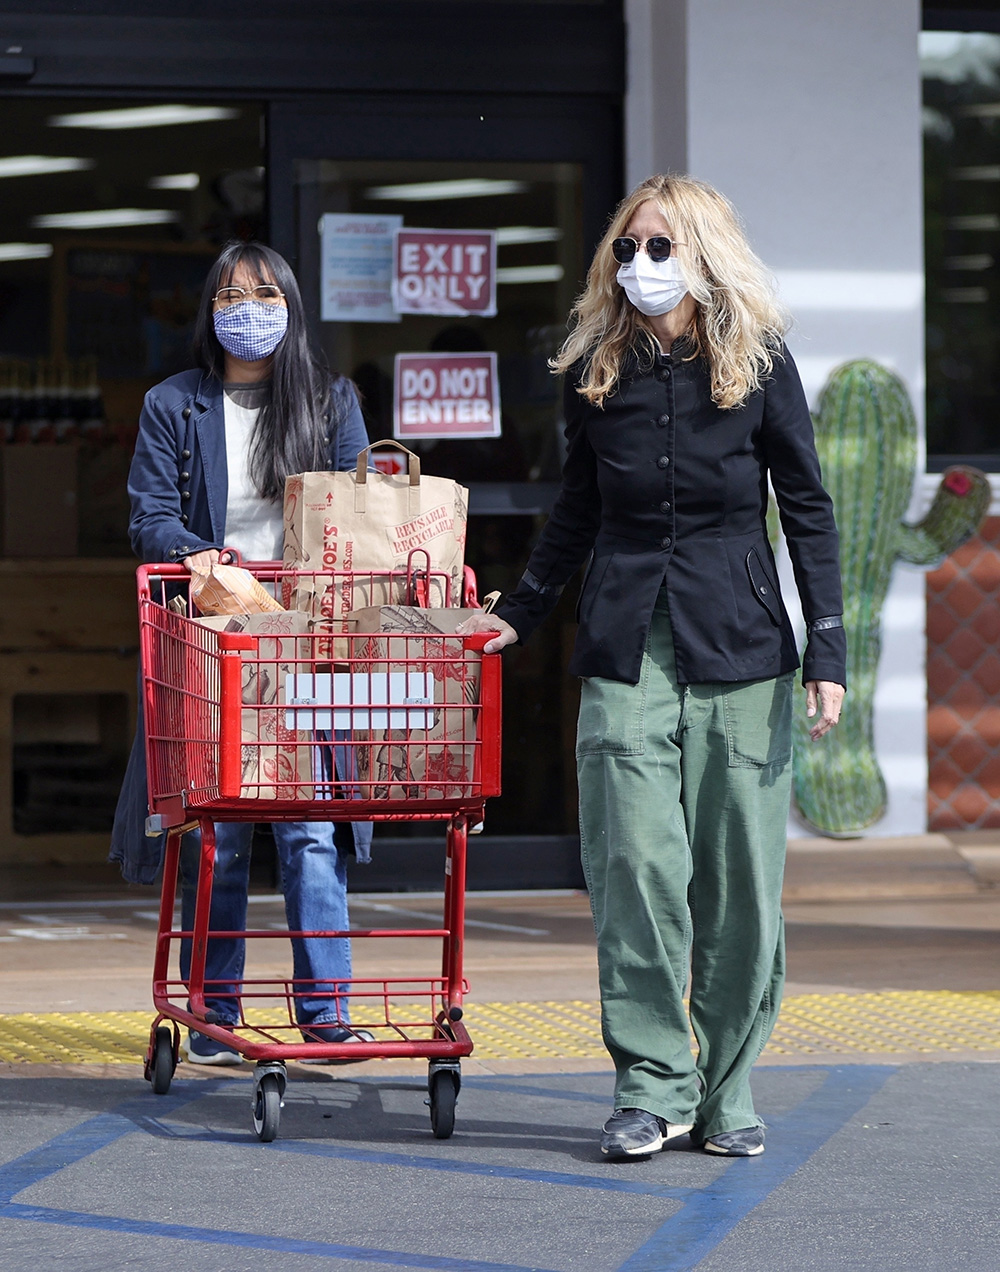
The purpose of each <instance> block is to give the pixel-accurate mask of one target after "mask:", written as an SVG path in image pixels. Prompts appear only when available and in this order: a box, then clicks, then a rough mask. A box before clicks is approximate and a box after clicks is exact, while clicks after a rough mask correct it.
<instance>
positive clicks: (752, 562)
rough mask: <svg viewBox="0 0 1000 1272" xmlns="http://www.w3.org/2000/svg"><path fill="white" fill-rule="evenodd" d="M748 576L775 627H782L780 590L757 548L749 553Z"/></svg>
mask: <svg viewBox="0 0 1000 1272" xmlns="http://www.w3.org/2000/svg"><path fill="white" fill-rule="evenodd" d="M747 574H748V576H749V578H750V586H751V587H752V588H753V594H754V596H756V598H757V600H758V602H759V603H760V604H761V605H763V607H764V608H765V609H766V610H767V612H768V614H769V615H770V617H771V622H772V623H773V624H774V625H775V627H780V626H781V601H780V600H779V598H778V589H777V587H776V586H775V584H774V581H773V580H772V579H771V577H770V575H769V574H768V573H767V571H766V569H765V568H764V562H763V561H762V560H761V559H760V555H759V554H758V552H757V549H756V548H751V549H750V551H749V552H748V553H747Z"/></svg>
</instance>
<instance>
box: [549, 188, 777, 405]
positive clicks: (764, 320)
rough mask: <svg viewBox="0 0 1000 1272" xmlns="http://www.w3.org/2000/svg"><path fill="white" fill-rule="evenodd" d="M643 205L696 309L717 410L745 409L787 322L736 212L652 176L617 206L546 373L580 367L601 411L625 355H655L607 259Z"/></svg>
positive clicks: (717, 199) (699, 347) (698, 347)
mask: <svg viewBox="0 0 1000 1272" xmlns="http://www.w3.org/2000/svg"><path fill="white" fill-rule="evenodd" d="M649 201H652V202H653V203H655V204H656V205H657V207H658V208H659V209H660V211H661V212H662V213H663V216H664V218H665V219H666V222H667V224H668V225H669V226H670V231H671V236H672V237H675V238H676V240H677V243H678V246H677V247H676V248H675V251H676V253H677V258H678V262H679V264H680V268H681V272H682V273H683V275H684V279H685V281H686V282H687V285H688V290H689V291H690V293H691V295H692V297H693V298H694V300H695V301H696V302H697V306H696V316H695V322H694V329H693V331H692V333H691V335H692V340H691V344H692V356H696V355H698V354H701V355H703V356H704V357H705V358H706V360H707V362H708V366H709V369H710V372H711V377H712V400H713V401H714V402H715V403H716V405H717V406H720V407H722V408H724V409H727V410H728V409H731V408H733V407H737V406H741V405H742V404H743V403H744V402H745V401H746V400H747V398H748V397H749V396H750V394H751V393H753V392H754V391H755V390H756V389H759V388H760V387H761V385H762V384H763V382H764V380H766V379H767V377H768V375H770V373H771V368H772V366H773V362H774V358H775V356H776V354H777V353H778V350H779V348H780V344H781V338H782V335H783V334H784V332H785V330H786V328H787V326H788V319H787V315H786V313H785V311H784V310H783V309H782V307H781V305H780V304H779V303H778V300H777V298H776V295H775V286H774V280H773V279H772V277H771V275H770V274H769V273H768V271H767V270H766V268H765V267H764V265H763V263H762V262H761V261H760V259H759V258H758V257H757V256H756V255H755V254H754V252H753V250H752V249H751V247H750V244H749V243H748V242H747V240H746V237H745V235H744V233H743V230H742V229H741V227H740V223H739V219H738V217H737V215H736V211H735V209H734V208H733V206H732V204H731V203H730V202H729V200H728V199H726V198H725V197H724V196H723V195H721V194H720V193H719V192H718V190H715V189H713V188H712V186H710V185H708V184H707V183H706V182H704V181H698V180H696V179H695V178H694V177H685V176H675V175H672V174H666V175H662V176H656V177H649V178H648V180H646V181H643V182H642V184H641V185H638V186H636V188H635V189H634V190H633V191H632V193H631V194H629V195H627V196H626V197H625V198H624V199H623V200H622V201H621V203H620V204H619V205H618V207H617V209H616V210H615V214H614V216H613V217H612V218H611V223H610V225H609V226H608V229H607V232H606V233H605V235H604V238H603V239H601V242H600V245H599V246H598V248H597V251H596V253H595V254H594V259H593V262H592V264H591V266H590V269H589V271H588V273H587V285H586V287H585V289H584V291H583V292H582V293H581V295H580V296H579V297H578V298H577V301H576V303H575V304H574V306H573V310H572V313H571V315H570V319H571V322H572V324H573V327H572V330H571V332H570V334H569V336H568V338H567V339H566V341H565V342H564V344H563V346H562V348H561V349H560V350H559V352H558V354H556V356H555V357H554V358H553V359H552V360H551V361H550V363H549V365H550V367H551V368H552V370H553V371H557V372H562V371H568V370H569V369H570V367H572V366H574V365H575V364H576V363H578V362H580V361H581V360H584V362H585V367H584V371H583V375H582V378H581V380H580V386H579V392H580V394H581V396H583V397H584V398H586V399H587V401H588V402H592V403H594V405H596V406H602V405H603V403H604V399H605V398H606V397H607V396H608V394H609V393H612V392H614V389H615V385H616V384H617V382H618V376H619V373H620V370H621V365H622V360H623V358H624V356H625V354H626V353H627V352H628V351H629V350H630V349H633V348H636V347H637V346H638V347H639V348H640V349H645V351H646V352H647V354H649V355H652V353H653V351H654V349H655V348H656V345H655V342H654V340H653V337H652V334H651V332H650V330H649V328H648V327H647V326H646V325H645V323H644V322H643V317H642V315H641V314H640V313H639V311H638V310H637V309H636V308H635V307H634V306H633V305H632V304H631V302H630V301H629V299H628V297H627V296H626V295H625V291H624V289H623V288H622V287H621V286H620V285H619V283H618V281H617V279H616V277H615V275H616V274H617V272H618V262H617V261H616V260H615V258H614V256H613V255H612V252H611V243H612V241H613V240H614V239H616V238H620V237H621V236H622V235H624V233H625V230H626V227H627V226H628V224H629V222H630V221H631V220H632V217H633V216H634V215H635V213H636V211H637V210H638V209H639V208H640V207H641V206H642V204H643V203H647V202H649ZM682 245H683V246H682Z"/></svg>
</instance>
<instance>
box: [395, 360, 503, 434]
mask: <svg viewBox="0 0 1000 1272" xmlns="http://www.w3.org/2000/svg"><path fill="white" fill-rule="evenodd" d="M393 436H394V437H398V438H399V439H400V440H403V441H405V440H406V439H407V438H416V437H499V436H500V386H499V383H498V381H497V355H496V354H495V353H397V354H396V379H395V388H394V394H393Z"/></svg>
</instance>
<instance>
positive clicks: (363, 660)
mask: <svg viewBox="0 0 1000 1272" xmlns="http://www.w3.org/2000/svg"><path fill="white" fill-rule="evenodd" d="M473 612H474V611H472V610H462V609H458V608H457V607H455V608H449V609H419V608H415V607H410V606H402V605H383V606H373V607H370V608H366V609H361V610H355V611H354V613H352V614H351V615H350V619H351V624H352V629H353V631H354V633H355V635H354V636H353V638H352V645H353V646H354V657H355V659H356V660H357V661H356V662H355V666H365V667H367V668H370V669H371V670H372V672H374V673H376V674H378V673H380V672H388V673H389V675H390V677H391V676H392V673H393V672H400V671H412V670H413V669H415V668H420V669H421V670H422V671H424V672H425V673H426V672H429V673H431V674H432V675H433V678H434V680H433V700H434V708H435V709H434V713H433V717H432V724H431V727H430V728H421V727H419V724H420V722H421V713H420V712H419V711H414V712H413V716H414V721H415V722H416V727H409V728H403V729H372V730H371V731H370V732H368V733H366V734H363V735H362V734H355V739H356V740H357V741H359V742H362V743H363V744H362V745H359V746H357V747H356V749H355V755H356V761H357V771H358V777H359V778H360V779H361V781H362V782H363V783H371V785H370V786H367V785H366V786H365V789H366V790H370V791H371V798H372V799H392V800H397V799H407V800H420V799H431V800H434V799H468V798H469V797H470V796H471V795H472V794H473V787H472V783H473V780H474V778H475V763H476V746H475V741H476V738H477V735H478V731H479V720H478V715H479V712H478V703H479V692H480V690H479V686H480V679H481V675H480V673H481V665H482V655H481V654H479V653H478V652H475V651H473V650H466V649H463V643H462V640H461V638H460V637H456V636H453V635H451V633H452V632H454V630H455V627H456V626H457V625H458V623H460V622H461V621H462V619H463V618H467V617H468V616H469V615H470V614H471V613H473ZM366 633H370V635H367V638H366V639H365V638H364V636H365V634H366ZM404 633H405V634H404ZM368 660H372V661H368Z"/></svg>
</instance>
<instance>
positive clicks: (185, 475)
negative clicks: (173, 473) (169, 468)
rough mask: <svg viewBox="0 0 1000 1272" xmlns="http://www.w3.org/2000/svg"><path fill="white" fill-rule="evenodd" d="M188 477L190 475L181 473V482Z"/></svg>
mask: <svg viewBox="0 0 1000 1272" xmlns="http://www.w3.org/2000/svg"><path fill="white" fill-rule="evenodd" d="M190 476H191V474H190V473H181V481H187V480H188V478H189V477H190Z"/></svg>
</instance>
